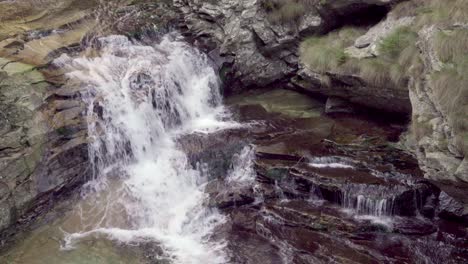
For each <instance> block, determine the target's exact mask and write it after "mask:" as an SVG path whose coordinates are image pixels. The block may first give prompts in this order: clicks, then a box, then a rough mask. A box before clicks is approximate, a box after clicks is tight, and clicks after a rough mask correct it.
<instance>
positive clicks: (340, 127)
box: [0, 0, 468, 263]
mask: <svg viewBox="0 0 468 264" xmlns="http://www.w3.org/2000/svg"><path fill="white" fill-rule="evenodd" d="M39 2H40V3H38V4H37V5H36V6H33V7H31V6H28V5H22V4H21V3H17V2H12V1H0V15H1V18H0V23H1V24H0V108H1V113H0V115H1V116H0V117H1V119H0V131H1V133H2V137H1V140H0V169H1V172H0V242H1V245H4V244H6V243H8V242H12V241H16V240H17V238H18V236H17V233H18V232H19V231H24V230H29V231H30V232H31V233H22V234H28V235H27V236H26V237H27V239H26V240H27V242H26V243H21V245H19V244H17V245H19V246H18V247H16V248H14V249H13V251H9V252H7V253H6V254H1V255H2V257H4V256H5V258H6V259H7V260H12V261H16V262H13V263H24V261H34V260H35V259H38V257H39V258H40V257H41V256H42V255H41V256H38V255H37V253H40V254H43V253H44V252H52V251H57V250H58V249H57V248H58V247H59V246H63V245H64V243H65V242H64V241H61V240H60V238H57V237H59V236H60V234H61V231H60V229H59V227H58V226H60V227H61V226H66V227H73V226H74V224H75V223H77V221H78V219H79V218H80V217H81V216H80V215H79V213H77V212H79V210H80V209H79V208H81V207H80V206H87V205H88V204H87V203H88V202H89V201H84V202H82V203H80V202H78V204H79V206H73V205H67V206H66V209H60V208H56V205H57V204H58V201H60V200H66V199H65V198H66V197H70V196H73V193H74V192H76V190H78V189H79V187H80V186H82V184H84V183H85V182H86V181H88V180H89V179H91V178H92V177H93V173H92V167H91V163H92V162H93V161H90V160H89V153H88V144H89V139H88V135H87V133H88V131H87V123H88V122H87V120H85V118H84V116H85V115H84V114H85V113H86V111H87V109H86V107H85V105H84V103H83V102H82V98H81V96H82V95H81V92H82V90H81V88H80V86H79V85H78V84H77V83H75V82H73V81H70V80H69V79H68V77H67V76H66V75H64V73H65V72H66V69H62V68H60V67H58V66H57V65H59V64H54V63H53V61H54V60H55V59H57V58H59V57H60V56H61V55H62V54H68V55H69V56H72V57H73V56H81V55H86V56H89V57H94V56H98V55H99V48H100V47H99V42H98V41H96V39H97V37H99V36H103V35H109V34H116V33H117V34H124V35H126V36H128V37H131V38H134V39H136V40H138V41H139V42H141V43H146V44H152V43H154V42H157V41H159V36H160V35H161V34H164V33H165V32H168V31H170V30H173V29H177V30H179V31H180V32H181V33H182V35H184V36H185V37H186V40H187V41H188V42H190V43H192V44H194V45H195V46H197V47H199V48H200V49H202V50H204V51H206V53H207V54H208V55H209V57H210V58H211V59H212V64H213V66H214V67H218V68H219V75H220V78H221V79H222V80H223V83H224V94H225V97H226V103H227V104H228V105H229V107H230V108H231V112H232V113H233V118H234V119H235V120H237V121H239V122H240V123H241V124H242V126H239V127H236V128H234V129H226V130H222V131H219V132H215V133H212V134H209V133H208V134H206V133H192V134H189V135H184V136H182V137H180V138H178V139H177V144H178V147H179V148H180V149H181V150H183V151H184V153H185V154H186V155H187V157H188V160H189V163H190V164H189V165H190V166H191V167H193V168H196V169H200V170H203V171H204V172H209V173H208V174H209V180H210V181H209V183H208V184H207V186H206V188H205V190H206V193H207V194H208V199H207V201H206V206H208V207H209V208H213V209H215V210H220V211H221V212H223V214H224V215H226V216H227V217H226V219H227V221H226V223H224V224H223V225H221V226H220V227H219V230H217V232H216V234H214V235H213V239H219V240H225V241H227V242H226V243H227V249H228V251H229V252H230V255H229V259H230V261H231V262H233V263H259V262H265V263H281V261H292V262H293V263H311V262H312V263H328V262H330V261H335V262H350V263H352V262H359V263H382V262H399V261H403V262H426V261H429V262H430V263H442V262H444V261H445V260H447V259H450V261H452V263H464V262H466V261H468V252H467V251H466V248H467V244H468V242H467V241H468V240H467V239H468V238H467V237H468V235H467V233H466V225H467V224H468V206H467V204H468V202H467V196H466V193H467V190H468V185H467V184H468V183H467V182H468V171H467V164H468V163H467V162H466V157H465V154H466V126H467V123H466V122H467V119H466V103H467V102H468V99H467V97H466V89H464V88H463V87H466V86H463V84H464V83H466V78H465V77H464V75H463V74H464V72H463V71H464V69H466V68H464V67H465V66H466V65H465V64H463V61H462V60H459V59H458V57H463V56H462V55H460V54H462V53H463V52H464V51H468V47H467V46H466V41H465V42H464V40H466V38H465V37H464V36H466V35H465V33H466V30H467V27H466V24H467V22H466V21H465V20H464V19H466V16H463V14H465V13H464V12H465V9H466V7H464V6H463V3H462V4H460V3H461V2H463V1H459V0H451V1H449V3H448V4H447V6H448V7H449V8H448V10H447V8H445V9H440V10H442V11H443V12H448V13H449V14H450V15H451V16H450V19H447V18H445V17H446V16H447V14H445V13H443V14H439V13H436V11H437V10H438V9H437V8H441V7H439V6H437V5H435V4H434V3H433V2H434V1H429V0H421V1H420V2H419V0H411V1H398V0H396V1H388V0H385V1H384V0H362V1H361V0H353V1H341V0H328V1H305V0H304V1H303V0H297V1H295V0H294V1H290V3H289V4H291V5H295V7H296V9H293V10H292V11H291V10H289V11H288V10H287V9H286V7H285V5H284V3H286V2H288V1H263V0H235V1H234V0H220V1H202V0H194V1H188V0H174V5H172V1H115V2H109V3H102V2H98V1H93V0H89V1H72V0H70V1H61V2H60V4H57V6H55V7H54V8H51V7H50V4H51V3H52V2H53V1H52V0H50V1H48V0H46V1H39ZM54 3H55V2H54ZM418 4H421V5H422V6H423V7H424V10H425V11H421V12H419V11H420V10H419V9H416V8H415V6H417V5H418ZM297 7H299V8H297ZM450 7H451V8H450ZM455 9H456V10H458V12H455V11H454V10H455ZM442 11H441V12H442ZM427 14H430V17H428V15H427ZM460 14H462V15H460ZM444 16H445V17H444ZM440 17H444V19H440ZM441 40H444V41H451V42H450V43H454V44H453V45H442V44H441V43H442V42H441ZM414 54H416V55H417V56H415V55H414ZM457 54H458V55H459V56H458V57H457ZM395 65H396V66H395ZM464 65H465V66H464ZM135 82H136V83H137V84H138V82H144V78H143V79H137V80H135ZM140 85H146V84H144V83H143V84H140ZM298 92H299V93H298ZM235 168H236V169H235ZM239 168H242V169H239ZM233 171H237V172H239V171H240V172H241V173H237V174H236V173H234V172H233ZM117 185H118V184H117ZM114 188H115V186H114ZM103 197H105V198H109V197H111V199H112V194H111V193H110V194H109V193H106V195H103ZM75 198H76V199H78V198H77V197H75ZM78 200H79V199H78ZM70 201H76V200H70ZM54 208H55V209H54ZM77 208H78V209H77ZM50 211H52V213H51V214H49V216H46V217H45V218H40V217H39V216H43V215H44V214H45V213H46V212H50ZM55 211H60V212H61V213H58V214H57V213H55ZM62 211H64V212H65V213H63V212H62ZM70 212H71V213H70ZM50 215H51V216H50ZM38 217H39V219H40V221H39V222H37V219H38ZM33 223H40V224H38V225H32V224H33ZM44 226H45V227H44ZM37 227H41V228H42V229H37ZM71 229H73V228H71ZM44 230H45V231H44ZM79 231H80V230H76V232H79ZM49 233H51V234H54V235H53V237H52V238H51V237H50V236H49V235H48V234H49ZM51 239H52V240H53V241H51ZM44 241H47V243H44ZM95 243H96V245H98V248H100V249H102V251H103V252H104V253H102V254H101V252H97V251H96V252H93V254H91V255H90V256H89V257H90V258H89V259H93V258H94V260H95V261H106V259H107V260H112V261H113V262H115V263H118V261H121V262H122V263H125V261H127V260H128V259H138V262H141V263H145V262H151V261H153V262H154V261H155V260H156V259H159V257H160V256H159V255H160V254H161V248H160V247H159V245H148V244H145V243H143V244H145V245H144V246H142V248H143V252H142V250H141V249H138V250H133V249H132V248H131V247H130V249H129V248H127V247H122V248H120V247H115V245H113V244H112V243H108V241H106V239H103V238H102V237H99V238H95V239H94V238H93V239H91V240H90V242H89V244H86V246H85V247H84V248H80V250H83V251H79V250H78V251H77V253H76V254H71V255H67V254H65V253H64V252H58V253H57V254H56V255H54V256H53V257H54V260H56V261H58V262H60V261H61V260H63V259H64V258H66V257H70V261H74V260H76V259H80V258H81V257H82V255H87V252H89V250H91V249H92V248H93V247H94V245H95ZM10 245H13V247H14V245H15V244H11V243H10ZM28 245H34V246H33V247H31V249H28V248H29V246H28ZM37 248H39V249H40V250H37V252H34V251H35V250H36V249H37ZM121 249H124V250H123V252H124V255H122V254H120V252H119V251H120V250H121ZM252 249H255V250H252ZM127 250H129V251H127ZM98 251H100V250H98ZM66 255H67V256H66ZM2 257H0V259H1V258H2ZM90 261H91V260H90Z"/></svg>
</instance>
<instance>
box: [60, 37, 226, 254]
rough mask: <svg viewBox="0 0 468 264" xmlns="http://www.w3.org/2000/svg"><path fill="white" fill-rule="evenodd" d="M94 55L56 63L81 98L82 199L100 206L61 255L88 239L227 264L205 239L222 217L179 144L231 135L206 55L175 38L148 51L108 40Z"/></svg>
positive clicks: (220, 249) (220, 247)
mask: <svg viewBox="0 0 468 264" xmlns="http://www.w3.org/2000/svg"><path fill="white" fill-rule="evenodd" d="M98 46H99V47H100V50H99V54H98V56H96V57H93V58H76V59H70V58H67V57H62V58H59V59H58V61H57V64H59V65H67V67H68V68H69V70H70V73H68V75H69V76H70V77H71V79H72V80H74V81H76V82H78V83H80V84H81V85H82V86H85V88H86V89H85V92H84V93H83V99H84V101H85V103H86V104H87V106H88V110H87V120H88V130H89V131H88V133H89V137H90V144H89V155H90V159H91V161H92V163H93V167H94V168H95V173H94V178H93V180H92V181H91V182H90V183H88V184H87V188H85V191H84V196H85V197H89V196H90V195H91V196H92V195H94V196H95V197H97V198H96V201H95V203H96V204H95V205H93V212H92V217H93V218H94V220H93V221H92V222H91V223H87V225H86V226H87V228H85V229H84V230H82V231H81V232H77V233H71V234H66V238H65V240H66V244H65V245H64V248H66V249H69V248H73V247H74V246H75V245H76V244H77V243H79V241H80V239H82V238H84V237H89V236H92V237H104V238H106V239H112V240H116V241H119V242H122V243H133V242H139V241H154V242H156V243H157V244H158V245H160V247H161V248H162V249H163V251H164V252H166V254H167V256H165V257H167V258H169V259H171V260H173V261H174V262H175V263H224V262H225V261H226V256H225V253H224V246H225V243H224V241H213V239H210V235H211V234H212V233H213V231H214V229H215V228H216V227H217V226H218V225H220V224H222V223H223V222H224V221H225V219H224V216H223V215H222V214H220V213H218V212H217V211H216V210H214V209H208V208H206V207H205V206H204V203H203V201H204V200H205V198H206V195H205V193H204V186H205V183H206V175H204V173H203V172H201V171H199V170H197V169H195V168H192V167H191V166H190V163H189V161H188V159H187V157H186V155H185V153H184V152H182V151H181V150H179V148H178V147H177V144H176V142H175V138H176V137H177V136H179V135H182V134H187V133H192V132H194V131H196V132H204V133H209V132H212V131H216V130H219V129H223V128H226V127H230V126H232V125H233V123H231V122H229V121H226V120H227V119H228V116H227V113H226V111H225V109H224V108H223V107H222V105H221V96H220V94H219V86H218V78H217V75H216V74H215V72H214V70H213V69H212V68H211V67H210V65H209V63H208V61H207V59H206V57H205V56H204V55H203V54H201V53H199V52H197V51H196V50H195V49H193V48H191V47H190V46H189V45H187V44H185V43H184V42H181V41H178V39H177V37H176V36H166V37H164V38H163V40H162V41H161V43H160V44H155V45H153V46H144V45H139V44H137V43H133V42H132V41H130V40H129V39H127V38H126V37H123V36H109V37H105V38H101V39H99V45H98ZM99 197H107V198H105V199H99ZM101 200H103V202H102V204H101V203H100V202H99V201H101ZM96 217H98V218H99V219H98V220H96V219H95V218H96ZM85 220H87V219H85V217H83V221H85Z"/></svg>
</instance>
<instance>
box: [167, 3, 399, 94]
mask: <svg viewBox="0 0 468 264" xmlns="http://www.w3.org/2000/svg"><path fill="white" fill-rule="evenodd" d="M395 2H398V1H392V0H390V1H379V0H376V1H317V2H314V1H312V2H311V3H309V4H307V5H306V9H307V12H305V14H304V15H303V16H300V17H297V18H295V19H294V20H291V21H287V22H285V23H282V22H274V21H272V19H270V18H269V14H268V7H266V4H265V1H261V0H241V1H232V0H221V1H216V2H213V1H187V0H176V1H174V3H175V5H176V6H177V7H178V8H179V10H180V11H181V13H182V15H183V18H182V24H183V26H184V27H186V29H187V31H188V33H190V34H192V35H193V36H194V37H195V38H196V39H197V41H198V42H200V45H201V46H202V47H204V48H206V49H208V51H210V50H215V49H218V52H217V54H221V56H222V59H223V60H224V61H225V62H226V63H225V69H224V71H225V73H227V76H226V78H227V79H228V80H229V82H230V83H232V85H230V89H233V90H236V89H237V90H239V89H242V88H240V87H249V86H256V87H259V86H260V87H263V86H266V85H268V84H271V83H273V82H279V81H283V80H285V79H287V78H288V77H290V76H291V75H292V74H294V73H295V72H296V70H297V68H298V53H297V47H298V44H299V42H300V40H301V38H302V37H304V36H308V35H313V34H323V33H326V32H328V31H330V30H331V29H333V28H335V27H336V26H338V25H341V24H343V23H345V22H346V21H347V20H353V19H354V20H355V21H359V19H356V17H359V14H362V12H364V11H370V12H371V13H372V12H377V13H379V12H383V13H385V9H386V8H387V7H388V6H389V5H390V4H392V3H395ZM373 8H374V9H373ZM375 8H376V9H375ZM379 8H380V9H379ZM215 53H216V52H215ZM234 83H235V84H236V85H234ZM228 92H229V91H228Z"/></svg>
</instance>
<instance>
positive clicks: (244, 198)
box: [205, 180, 255, 209]
mask: <svg viewBox="0 0 468 264" xmlns="http://www.w3.org/2000/svg"><path fill="white" fill-rule="evenodd" d="M205 192H206V193H208V194H209V196H210V201H209V205H210V206H212V207H217V208H219V209H227V208H230V207H240V206H243V205H246V204H251V203H253V202H254V201H255V195H254V193H253V190H252V188H251V187H250V186H234V185H228V184H225V183H224V182H223V181H217V180H214V181H212V182H210V183H208V185H207V186H206V188H205Z"/></svg>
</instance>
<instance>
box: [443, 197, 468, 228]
mask: <svg viewBox="0 0 468 264" xmlns="http://www.w3.org/2000/svg"><path fill="white" fill-rule="evenodd" d="M439 204H440V207H439V208H440V209H439V212H438V215H439V216H440V217H443V218H447V219H452V220H456V221H462V222H464V223H465V224H466V223H468V206H466V204H463V203H461V202H459V201H457V200H455V199H453V198H452V197H450V196H449V195H448V194H447V193H446V192H441V193H440V195H439Z"/></svg>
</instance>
